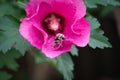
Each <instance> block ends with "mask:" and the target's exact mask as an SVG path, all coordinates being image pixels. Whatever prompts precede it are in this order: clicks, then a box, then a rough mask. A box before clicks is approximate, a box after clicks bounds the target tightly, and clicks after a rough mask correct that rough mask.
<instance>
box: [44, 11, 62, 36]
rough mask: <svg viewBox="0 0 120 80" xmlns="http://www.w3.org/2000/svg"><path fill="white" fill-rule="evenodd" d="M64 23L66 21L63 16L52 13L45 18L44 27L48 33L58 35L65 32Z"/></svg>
mask: <svg viewBox="0 0 120 80" xmlns="http://www.w3.org/2000/svg"><path fill="white" fill-rule="evenodd" d="M63 22H64V20H63V18H62V17H61V16H59V15H57V14H53V13H52V14H49V15H48V16H47V17H45V19H44V20H43V26H44V29H45V30H46V31H47V33H49V34H54V35H56V34H57V33H61V32H62V31H63V27H64V24H63Z"/></svg>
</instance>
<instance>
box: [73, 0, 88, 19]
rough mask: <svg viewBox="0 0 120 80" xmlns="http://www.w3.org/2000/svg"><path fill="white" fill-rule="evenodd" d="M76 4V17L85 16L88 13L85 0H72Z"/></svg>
mask: <svg viewBox="0 0 120 80" xmlns="http://www.w3.org/2000/svg"><path fill="white" fill-rule="evenodd" d="M72 1H73V2H74V5H76V18H77V19H80V18H83V17H84V16H85V14H86V6H85V4H84V0H72Z"/></svg>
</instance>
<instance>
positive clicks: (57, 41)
mask: <svg viewBox="0 0 120 80" xmlns="http://www.w3.org/2000/svg"><path fill="white" fill-rule="evenodd" d="M63 40H65V36H64V35H63V34H62V33H58V34H57V35H56V36H55V39H54V47H56V46H62V41H63Z"/></svg>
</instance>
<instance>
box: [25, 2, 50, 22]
mask: <svg viewBox="0 0 120 80" xmlns="http://www.w3.org/2000/svg"><path fill="white" fill-rule="evenodd" d="M26 12H27V18H28V19H31V18H32V19H34V20H39V21H42V20H43V18H45V17H46V15H48V14H49V13H51V12H52V10H51V5H50V4H48V2H45V1H43V2H42V1H39V2H38V1H32V2H29V3H28V4H27V6H26Z"/></svg>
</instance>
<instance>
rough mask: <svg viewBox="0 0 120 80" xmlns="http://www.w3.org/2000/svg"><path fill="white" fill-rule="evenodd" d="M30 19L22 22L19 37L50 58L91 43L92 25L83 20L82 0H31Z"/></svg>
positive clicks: (83, 7)
mask: <svg viewBox="0 0 120 80" xmlns="http://www.w3.org/2000/svg"><path fill="white" fill-rule="evenodd" d="M26 13H27V16H26V17H25V18H23V19H21V24H20V29H19V32H20V34H21V35H22V36H23V37H24V38H25V39H26V40H27V41H29V42H30V43H31V45H33V46H34V47H36V48H38V49H40V50H42V52H43V53H44V54H45V55H46V56H47V57H49V58H55V57H57V56H59V55H61V54H62V53H65V52H68V51H70V50H71V46H72V45H76V46H79V47H84V46H86V45H87V44H88V42H89V37H90V24H89V22H88V21H87V20H86V19H85V18H84V16H85V14H86V7H85V4H84V2H83V0H30V1H29V3H28V4H27V6H26Z"/></svg>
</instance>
